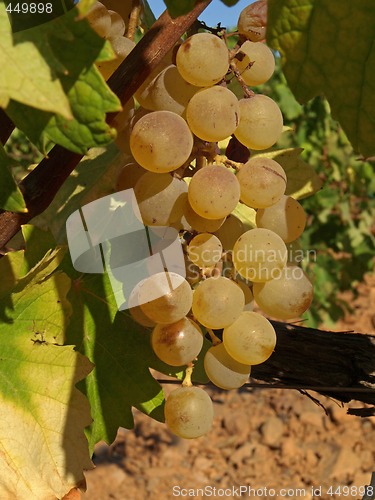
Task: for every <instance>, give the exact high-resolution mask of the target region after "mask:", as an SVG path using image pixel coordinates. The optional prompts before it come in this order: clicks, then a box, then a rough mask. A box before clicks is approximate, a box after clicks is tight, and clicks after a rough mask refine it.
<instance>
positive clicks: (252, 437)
mask: <svg viewBox="0 0 375 500" xmlns="http://www.w3.org/2000/svg"><path fill="white" fill-rule="evenodd" d="M359 294H360V296H359V298H358V299H357V300H356V301H355V302H354V303H353V307H354V311H353V314H352V315H351V316H347V317H346V318H345V319H344V320H343V321H341V322H340V323H339V324H338V325H337V330H355V331H359V332H363V333H374V334H375V277H374V276H372V277H368V278H367V279H366V281H365V282H364V283H363V284H361V285H360V286H359ZM347 300H350V296H348V297H347ZM172 388H173V387H171V386H166V391H169V390H171V389H172ZM211 396H212V398H213V400H214V404H215V412H216V418H215V423H214V428H213V430H212V432H211V433H210V434H209V435H207V436H204V437H202V438H200V439H197V440H194V441H187V440H183V439H180V438H176V437H174V436H173V435H172V434H171V433H170V432H169V431H168V429H167V428H166V427H165V426H164V425H163V424H160V423H158V422H155V421H153V420H151V419H149V418H148V417H146V416H144V415H143V414H141V413H139V412H135V423H136V425H135V428H134V430H131V431H128V430H125V429H120V431H119V433H118V436H117V439H116V441H115V443H113V445H112V446H110V447H108V446H106V445H105V444H99V445H98V446H97V448H96V452H95V463H96V465H97V467H96V469H95V470H93V471H90V472H87V474H86V478H87V487H88V488H87V492H86V493H85V494H83V495H82V500H109V499H115V500H143V499H145V500H146V499H147V500H160V499H161V500H164V499H165V500H169V499H173V498H176V497H178V496H180V497H182V498H184V497H185V498H198V499H200V498H205V497H208V496H211V497H214V492H215V491H214V488H216V492H215V493H216V497H222V498H230V499H231V498H238V497H239V496H242V497H243V498H262V499H269V498H276V497H277V496H278V497H279V498H281V497H284V498H293V499H294V498H303V499H327V500H328V499H332V498H345V497H346V498H355V499H360V498H362V497H363V491H362V489H361V488H360V487H361V486H362V487H363V486H364V485H366V484H369V482H370V479H371V472H372V471H375V417H372V418H362V419H361V418H359V417H353V416H348V415H347V414H346V409H345V408H342V407H340V405H338V404H337V403H336V402H335V401H332V400H330V399H328V398H323V397H321V396H317V395H316V394H313V396H315V397H319V400H320V402H321V403H322V404H323V405H324V407H325V409H326V412H327V413H325V412H324V410H323V409H322V408H321V407H319V406H317V405H316V404H315V403H314V402H313V401H312V400H311V399H309V398H308V397H306V396H303V395H302V394H300V393H299V392H298V391H295V390H278V389H272V390H259V389H257V390H254V389H252V390H248V389H245V390H241V391H238V392H228V393H226V392H224V391H214V390H211ZM350 406H355V407H360V406H363V405H361V404H360V403H352V404H351V405H350ZM241 486H242V491H241V490H240V487H241ZM204 488H206V489H205V490H204ZM245 490H246V491H245ZM241 493H242V495H241Z"/></svg>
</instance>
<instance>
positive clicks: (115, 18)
mask: <svg viewBox="0 0 375 500" xmlns="http://www.w3.org/2000/svg"><path fill="white" fill-rule="evenodd" d="M108 13H109V15H110V17H111V28H110V30H109V31H108V33H107V35H106V38H110V39H112V38H115V37H118V36H124V34H125V28H126V26H125V21H124V20H123V18H122V17H121V16H120V14H118V13H117V12H115V11H114V10H109V11H108Z"/></svg>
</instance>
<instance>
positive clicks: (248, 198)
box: [237, 156, 287, 208]
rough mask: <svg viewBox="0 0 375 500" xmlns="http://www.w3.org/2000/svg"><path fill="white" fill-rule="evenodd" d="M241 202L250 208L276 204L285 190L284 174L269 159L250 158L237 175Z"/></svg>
mask: <svg viewBox="0 0 375 500" xmlns="http://www.w3.org/2000/svg"><path fill="white" fill-rule="evenodd" d="M237 179H238V182H239V183H240V188H241V201H242V202H243V203H245V204H246V205H247V206H249V207H252V208H266V207H269V206H271V205H273V204H275V203H277V202H278V201H279V200H280V198H281V197H282V195H283V194H284V193H285V189H286V182H287V179H286V173H285V171H284V169H283V168H282V166H281V165H279V164H278V163H277V162H276V161H274V160H271V159H270V158H263V157H261V156H256V157H255V158H251V159H250V160H249V161H248V162H247V163H245V165H243V167H242V168H241V169H240V170H239V172H238V174H237Z"/></svg>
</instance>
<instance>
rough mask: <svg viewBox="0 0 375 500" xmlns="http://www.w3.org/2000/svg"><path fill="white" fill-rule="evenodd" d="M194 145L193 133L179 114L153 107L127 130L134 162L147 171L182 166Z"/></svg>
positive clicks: (169, 169)
mask: <svg viewBox="0 0 375 500" xmlns="http://www.w3.org/2000/svg"><path fill="white" fill-rule="evenodd" d="M192 148H193V135H192V133H191V132H190V129H189V127H188V125H187V123H186V122H185V120H184V119H183V118H181V116H179V115H177V114H176V113H172V112H171V111H153V112H151V113H148V114H146V115H145V116H143V117H142V118H140V119H139V120H138V122H137V123H136V124H135V125H134V128H133V130H132V132H131V134H130V149H131V152H132V155H133V156H134V158H135V160H136V162H138V163H139V164H140V165H141V166H142V167H143V168H145V169H146V170H149V171H150V172H156V173H166V172H172V171H173V170H176V169H177V168H179V167H181V166H182V165H183V164H184V163H185V162H186V161H187V160H188V158H189V156H190V153H191V151H192Z"/></svg>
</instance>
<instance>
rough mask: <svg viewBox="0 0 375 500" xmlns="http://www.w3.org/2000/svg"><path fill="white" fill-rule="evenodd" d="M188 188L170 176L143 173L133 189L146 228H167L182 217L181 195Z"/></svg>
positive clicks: (182, 182) (182, 200) (184, 183)
mask: <svg viewBox="0 0 375 500" xmlns="http://www.w3.org/2000/svg"><path fill="white" fill-rule="evenodd" d="M187 189H188V186H187V184H186V182H185V181H184V180H181V179H178V178H177V177H173V176H172V175H170V174H155V173H154V172H145V173H144V174H143V175H142V177H140V178H139V179H138V181H137V184H136V185H135V187H134V194H135V197H136V198H137V203H138V206H139V211H140V213H141V216H142V221H143V223H144V224H145V225H146V226H168V225H169V223H173V222H175V221H176V220H178V219H179V218H180V217H181V216H182V212H183V208H184V203H183V202H184V199H183V197H182V196H183V194H184V193H186V192H187Z"/></svg>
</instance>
